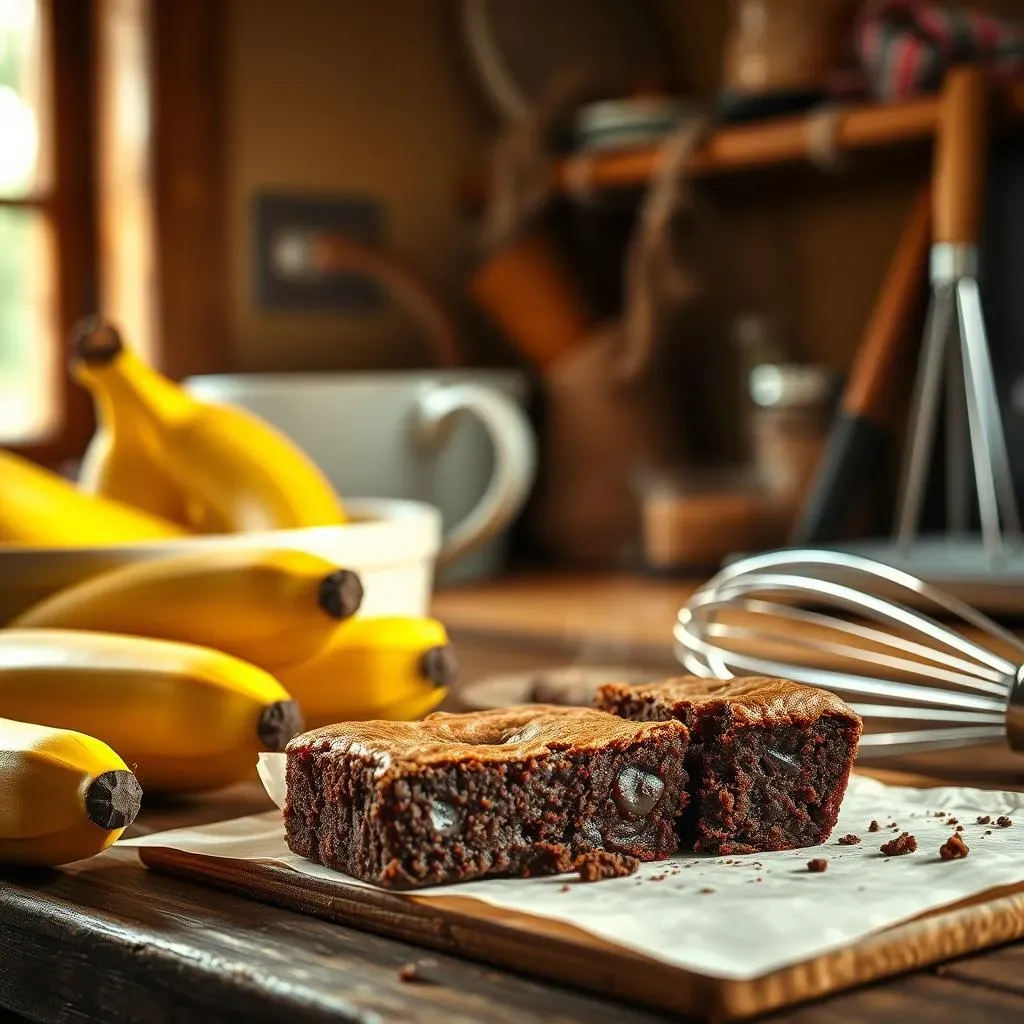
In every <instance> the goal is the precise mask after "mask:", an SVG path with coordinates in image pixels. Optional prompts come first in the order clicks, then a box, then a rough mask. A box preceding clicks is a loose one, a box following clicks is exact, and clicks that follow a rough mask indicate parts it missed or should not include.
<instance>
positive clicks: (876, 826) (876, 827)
mask: <svg viewBox="0 0 1024 1024" xmlns="http://www.w3.org/2000/svg"><path fill="white" fill-rule="evenodd" d="M881 828H882V826H881V825H879V824H878V822H877V821H872V822H871V824H870V825H868V831H869V832H879V831H881Z"/></svg>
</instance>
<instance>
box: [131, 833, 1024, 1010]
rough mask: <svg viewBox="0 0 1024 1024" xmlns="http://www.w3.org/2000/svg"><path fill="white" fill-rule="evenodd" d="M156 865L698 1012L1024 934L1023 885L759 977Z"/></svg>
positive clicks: (476, 911)
mask: <svg viewBox="0 0 1024 1024" xmlns="http://www.w3.org/2000/svg"><path fill="white" fill-rule="evenodd" d="M140 854H141V856H142V860H143V862H144V863H146V864H147V865H149V866H150V867H152V868H154V869H156V870H159V871H162V872H167V873H169V874H173V875H176V876H180V877H183V878H187V879H198V880H200V881H204V882H207V883H209V884H211V885H214V886H217V887H218V888H223V889H226V890H227V891H228V892H233V893H236V894H239V895H246V896H249V897H250V898H253V899H257V900H263V901H266V902H269V903H272V904H274V905H276V906H281V907H287V908H289V909H292V910H299V911H301V912H303V913H307V914H312V915H314V916H317V917H323V918H326V919H327V920H331V921H337V922H339V923H341V924H348V925H352V926H354V927H356V928H365V929H367V930H368V931H371V932H376V933H380V934H383V935H387V936H390V937H393V938H398V939H403V940H405V941H408V942H413V943H416V944H418V945H424V946H428V947H430V948H432V949H441V950H444V951H446V952H451V953H456V954H459V955H461V956H464V957H468V958H471V959H474V960H480V961H482V962H485V963H491V964H495V965H497V966H501V967H506V968H511V969H513V970H516V971H521V972H524V973H527V974H536V975H540V976H542V977H546V978H550V979H552V980H555V981H561V982H566V983H569V984H573V985H578V986H581V987H583V988H588V989H592V990H594V991H595V992H596V993H598V994H600V995H604V996H610V997H613V998H616V999H627V1000H630V1001H631V1002H636V1003H642V1004H645V1005H648V1006H651V1007H652V1008H655V1009H661V1010H667V1011H670V1012H674V1013H682V1014H686V1015H689V1016H693V1017H696V1018H698V1019H701V1020H710V1021H728V1020H736V1019H742V1018H749V1017H753V1016H756V1015H759V1014H763V1013H767V1012H770V1011H772V1010H777V1009H779V1008H780V1007H784V1006H789V1005H792V1004H796V1003H803V1002H807V1001H808V1000H811V999H816V998H820V997H821V996H824V995H827V994H830V993H834V992H838V991H841V990H843V989H847V988H852V987H854V986H856V985H863V984H865V983H867V982H871V981H878V980H879V979H881V978H886V977H889V976H890V975H894V974H902V973H905V972H907V971H911V970H914V969H916V968H920V967H925V966H928V965H930V964H934V963H937V962H940V961H944V960H948V959H951V958H952V957H956V956H962V955H964V954H966V953H973V952H977V951H978V950H981V949H985V948H988V947H989V946H994V945H999V944H1001V943H1004V942H1009V941H1011V940H1014V939H1019V938H1021V937H1022V936H1024V885H1022V886H1020V887H1016V888H1015V889H1013V890H1003V891H1001V892H999V893H998V894H994V895H991V894H990V896H989V897H987V898H978V899H970V900H964V901H963V902H962V903H958V904H956V905H955V906H952V907H948V908H945V909H944V910H943V911H941V912H935V913H930V914H928V915H925V916H922V917H921V918H920V919H917V920H914V921H910V922H907V923H906V924H903V925H899V926H897V927H895V928H890V929H886V930H885V931H883V932H881V933H879V934H877V935H874V936H871V937H870V938H868V939H866V940H864V941H862V942H858V943H855V944H853V945H851V946H849V947H846V948H844V949H840V950H837V951H836V952H833V953H829V954H825V955H822V956H818V957H814V958H813V959H810V960H807V961H805V962H802V963H798V964H795V965H793V966H791V967H788V968H785V969H783V970H780V971H775V972H773V973H771V974H768V975H766V976H764V977H762V978H757V979H755V980H752V981H732V980H723V979H720V978H711V977H707V976H702V975H700V974H698V973H696V972H692V971H687V970H683V969H681V968H677V967H672V966H670V965H668V964H664V963H660V962H658V961H656V960H652V959H650V958H648V957H644V956H640V955H637V954H635V953H632V952H629V951H628V950H624V949H622V948H621V947H617V946H614V945H612V944H611V943H607V942H604V941H602V940H601V939H598V938H595V937H593V936H591V935H588V934H587V933H585V932H583V931H580V930H578V929H576V928H573V927H570V926H567V925H565V924H562V923H560V922H557V921H550V920H547V919H545V918H538V917H534V916H532V915H528V914H521V913H513V912H509V911H505V910H502V909H499V908H496V907H491V906H487V905H486V904H483V903H480V902H477V901H475V900H468V899H460V898H457V897H452V898H446V897H434V898H431V899H429V900H428V899H424V898H417V897H416V896H401V895H398V894H395V893H387V892H381V891H377V890H374V889H365V888H361V887H358V886H350V885H339V884H336V883H334V882H328V881H325V880H323V879H319V878H312V877H310V876H307V875H302V874H299V873H298V872H295V871H291V870H289V869H288V868H283V867H280V866H277V865H273V864H258V863H251V862H247V861H239V860H223V859H217V858H212V857H202V856H196V855H192V854H185V853H181V852H179V851H176V850H166V849H159V848H151V849H143V850H140Z"/></svg>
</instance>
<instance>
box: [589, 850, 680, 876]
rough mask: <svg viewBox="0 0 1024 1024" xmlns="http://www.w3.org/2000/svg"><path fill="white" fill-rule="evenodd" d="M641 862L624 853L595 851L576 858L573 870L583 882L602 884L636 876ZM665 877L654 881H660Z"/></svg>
mask: <svg viewBox="0 0 1024 1024" xmlns="http://www.w3.org/2000/svg"><path fill="white" fill-rule="evenodd" d="M638 867H640V861H639V860H637V858H636V857H630V856H628V855H627V854H624V853H609V852H608V851H607V850H594V851H593V852H591V853H584V854H582V855H581V856H579V857H577V858H576V862H575V863H574V864H573V866H572V869H573V871H576V872H578V873H579V876H580V881H581V882H600V881H603V880H604V879H606V878H624V877H625V876H626V875H633V874H636V869H637V868H638ZM664 877H665V876H664V875H661V876H658V877H656V878H655V879H654V881H660V880H661V879H662V878H664Z"/></svg>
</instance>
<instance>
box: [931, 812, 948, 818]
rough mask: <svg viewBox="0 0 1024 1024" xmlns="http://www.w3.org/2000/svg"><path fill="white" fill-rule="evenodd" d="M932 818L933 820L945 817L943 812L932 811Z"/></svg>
mask: <svg viewBox="0 0 1024 1024" xmlns="http://www.w3.org/2000/svg"><path fill="white" fill-rule="evenodd" d="M932 817H933V818H945V817H947V815H946V812H945V811H932Z"/></svg>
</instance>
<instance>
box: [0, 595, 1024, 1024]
mask: <svg viewBox="0 0 1024 1024" xmlns="http://www.w3.org/2000/svg"><path fill="white" fill-rule="evenodd" d="M598 582H599V581H598V580H596V579H595V580H594V581H592V585H593V586H594V587H596V589H597V590H598V591H600V590H602V588H600V587H598V586H597V584H598ZM673 588H674V589H675V590H676V592H678V589H679V588H678V586H677V585H669V586H667V587H661V586H655V587H654V588H653V591H652V592H651V594H649V595H648V597H647V598H644V588H643V587H642V586H641V585H640V583H639V582H636V583H634V585H633V589H632V590H629V589H627V591H626V592H627V593H632V594H633V595H634V596H635V597H637V598H638V599H639V600H640V602H641V604H643V605H644V606H645V607H647V608H652V607H653V608H657V607H659V605H663V604H664V603H665V602H666V601H667V600H674V598H673V597H671V596H667V595H671V593H672V590H673ZM557 592H558V587H557V586H556V587H555V593H556V594H557ZM604 593H605V594H606V597H605V598H602V600H607V590H605V591H604ZM445 600H446V599H445ZM441 603H442V604H443V603H444V601H442V602H441ZM584 603H585V602H584ZM519 618H520V619H523V620H525V618H526V617H525V614H520V615H519ZM459 650H460V657H461V660H462V664H463V668H464V674H465V678H466V679H467V680H472V679H473V678H476V677H479V676H481V675H484V674H488V673H493V672H505V671H516V670H520V669H530V668H534V669H535V668H538V667H541V666H555V665H557V664H563V665H564V664H566V663H568V662H569V661H571V660H572V658H571V657H570V656H569V655H568V654H567V653H566V650H565V648H564V646H562V645H560V644H558V643H550V642H548V643H541V644H534V643H531V642H528V641H527V640H525V639H523V638H521V637H520V638H518V639H517V638H515V637H514V636H513V637H510V636H508V635H504V634H499V635H492V636H491V637H490V638H489V639H486V640H482V639H477V640H470V639H468V638H464V639H462V640H461V641H460V646H459ZM631 660H632V659H631ZM453 706H457V705H455V704H454V702H453ZM994 781H996V780H994ZM269 806H270V805H269V803H268V801H267V800H266V797H265V796H263V795H262V793H261V791H260V789H259V787H258V786H257V785H255V784H252V785H247V786H240V787H236V788H235V789H232V790H228V791H226V792H224V793H221V794H216V795H213V796H210V797H206V798H204V799H202V800H194V801H182V802H179V803H176V804H171V803H164V804H162V805H158V804H155V803H153V802H152V801H150V802H149V803H148V804H147V806H146V807H145V809H144V811H143V814H142V815H141V817H140V820H139V821H138V822H137V823H136V826H135V828H134V831H135V832H137V833H143V832H151V831H158V830H162V829H166V828H172V827H178V826H182V825H188V824H198V823H202V822H208V821H216V820H221V819H224V818H229V817H234V816H239V815H243V814H253V813H257V812H259V811H261V810H267V809H269ZM409 963H414V964H417V965H419V966H418V972H419V974H420V976H421V979H422V980H420V981H417V982H403V981H401V980H400V979H399V973H398V972H399V970H400V968H401V967H402V966H403V965H405V964H409ZM907 966H910V964H908V965H907ZM581 969H582V968H581ZM591 969H594V968H591ZM1022 978H1024V946H1022V945H1020V944H1014V945H1009V946H1005V947H1003V948H1001V949H996V950H993V951H991V952H987V953H982V954H972V955H969V956H967V957H964V958H960V959H958V960H955V961H953V962H952V963H949V964H946V965H944V966H942V967H940V968H925V969H921V970H918V971H916V972H915V973H912V974H909V975H904V976H902V977H899V978H895V979H893V980H890V981H885V982H880V983H877V984H873V985H870V986H866V987H862V988H858V989H855V990H851V991H849V992H846V993H843V994H840V995H836V996H832V997H829V998H827V999H824V1000H819V1001H816V1002H812V1003H810V1004H807V1005H805V1006H803V1007H800V1008H795V1009H790V1010H782V1011H779V1012H777V1013H776V1014H774V1015H773V1016H772V1021H773V1022H776V1024H811V1022H814V1024H833V1022H834V1024H840V1022H843V1024H853V1022H864V1024H867V1022H881V1024H888V1022H893V1024H895V1022H901V1024H902V1022H905V1021H908V1020H928V1021H937V1022H949V1024H953V1022H956V1024H962V1022H963V1021H976V1020H985V1021H991V1022H1004V1021H1005V1022H1010V1021H1020V1020H1022V1019H1024V991H1022V989H1024V982H1022V981H1021V979H1022ZM0 1007H3V1008H5V1009H7V1010H9V1011H12V1012H13V1013H15V1014H18V1015H20V1017H22V1018H28V1019H31V1020H38V1021H62V1022H64V1021H67V1022H74V1024H80V1022H84V1021H96V1022H102V1024H122V1022H125V1024H126V1022H149V1021H156V1022H165V1021H166V1022H171V1021H174V1022H177V1021H182V1022H191V1021H203V1022H207V1021H209V1022H219V1021H243V1020H244V1021H249V1022H262V1021H282V1020H287V1021H288V1022H289V1024H306V1022H320V1021H326V1020H335V1021H358V1022H361V1024H383V1022H387V1024H390V1022H402V1024H405V1022H412V1024H449V1022H454V1024H469V1022H473V1024H477V1022H479V1024H491V1022H496V1024H526V1022H531V1021H544V1022H546V1024H575V1022H580V1024H584V1022H595V1024H611V1022H613V1021H621V1022H623V1024H653V1022H655V1021H668V1020H680V1019H681V1018H680V1017H679V1016H678V1015H667V1014H666V1013H664V1012H661V1011H654V1010H646V1009H642V1008H639V1007H638V1006H637V1005H636V1004H635V1003H631V1002H629V1001H628V1000H625V999H622V1000H619V999H611V998H600V997H597V996H593V995H589V994H585V993H584V992H583V991H582V990H581V989H580V988H579V987H578V986H573V985H568V984H563V983H551V982H544V981H540V980H537V979H535V978H531V977H529V976H526V975H524V974H520V973H518V972H515V971H509V970H506V969H499V968H495V967H488V966H483V965H481V964H478V963H475V962H473V961H471V960H469V959H465V958H463V957H459V956H455V955H453V954H450V953H446V952H441V951H429V952H428V951H425V950H424V948H423V947H422V946H421V945H414V944H410V943H406V942H403V941H399V940H397V939H392V938H386V937H382V936H380V935H375V934H372V933H370V932H367V931H365V930H359V929H355V928H351V927H348V926H345V925H341V924H337V923H334V922H331V921H326V920H322V919H318V918H317V917H314V916H312V915H309V914H305V913H294V912H292V911H288V910H284V909H282V908H279V907H274V906H270V905H267V904H265V903H259V902H256V901H255V900H252V899H249V898H248V897H246V898H243V897H241V896H235V895H232V894H230V893H227V892H221V891H218V890H216V889H214V888H211V887H210V886H208V885H199V884H197V883H194V882H188V881H185V880H182V879H177V878H173V877H169V876H164V875H160V874H157V873H155V872H152V871H148V870H146V869H145V868H143V867H142V866H141V864H140V863H139V861H138V858H137V856H136V855H135V854H134V853H133V852H132V851H128V850H124V851H114V852H112V853H110V854H109V855H105V856H104V857H101V858H99V859H97V860H93V861H88V862H85V863H83V864H81V865H74V866H71V867H69V868H67V869H65V870H61V871H52V872H16V871H12V870H7V871H5V872H3V873H0ZM4 1019H5V1018H3V1017H0V1020H4ZM12 1019H14V1018H12ZM19 1019H20V1018H19Z"/></svg>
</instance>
